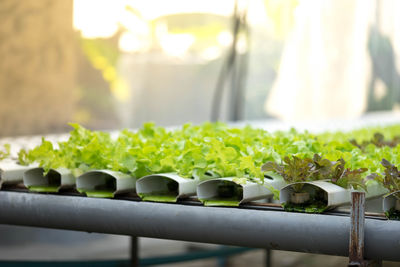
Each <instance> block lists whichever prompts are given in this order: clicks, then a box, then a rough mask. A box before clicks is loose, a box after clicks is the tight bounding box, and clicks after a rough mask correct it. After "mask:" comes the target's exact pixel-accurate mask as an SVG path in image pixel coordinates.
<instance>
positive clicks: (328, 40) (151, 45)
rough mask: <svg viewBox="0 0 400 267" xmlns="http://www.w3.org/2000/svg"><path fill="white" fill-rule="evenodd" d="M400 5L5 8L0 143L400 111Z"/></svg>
mask: <svg viewBox="0 0 400 267" xmlns="http://www.w3.org/2000/svg"><path fill="white" fill-rule="evenodd" d="M398 11H400V3H398V2H397V1H394V0H384V1H378V0H368V1H361V0H358V1H357V0H353V1H344V0H341V1H328V0H325V1H316V0H304V1H301V0H297V1H296V0H288V1H280V0H253V1H242V0H241V1H234V0H220V1H212V0H204V1H195V0H191V1H185V0H170V1H157V0H149V1H137V0H115V1H109V0H98V1H91V0H74V1H72V0H60V1H45V0H26V1H14V0H4V1H2V2H1V3H0V12H1V13H2V16H0V20H1V25H2V26H1V27H0V36H1V37H2V42H1V43H0V54H1V57H2V59H3V60H2V61H1V63H0V70H1V71H0V73H1V74H0V75H1V79H0V81H1V82H0V94H1V99H2V100H3V104H2V105H1V107H0V116H1V121H2V127H1V131H0V135H2V136H10V135H24V134H39V133H49V132H63V131H66V130H67V129H68V126H67V125H66V123H67V122H71V121H74V122H79V123H82V124H84V125H85V126H87V127H90V128H96V129H111V128H122V127H132V128H135V127H138V126H140V125H141V124H142V123H143V122H145V121H149V120H152V121H155V122H156V123H157V124H160V125H178V124H181V123H185V122H188V121H190V122H194V123H199V122H202V121H205V120H215V119H219V120H254V119H264V118H268V117H275V118H279V119H284V120H326V119H331V118H348V117H351V118H354V117H357V116H360V115H361V114H363V113H365V112H367V111H375V110H392V109H398V108H399V99H400V93H399V92H400V90H399V84H400V77H399V71H398V70H399V51H398V50H399V47H400V34H399V32H400V30H399V27H398V26H397V27H396V25H400V21H399V17H398V16H396V14H397V12H398Z"/></svg>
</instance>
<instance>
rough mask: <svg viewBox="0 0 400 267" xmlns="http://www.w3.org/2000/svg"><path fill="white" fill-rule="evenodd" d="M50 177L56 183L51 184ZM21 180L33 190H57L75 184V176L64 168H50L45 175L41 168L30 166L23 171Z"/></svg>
mask: <svg viewBox="0 0 400 267" xmlns="http://www.w3.org/2000/svg"><path fill="white" fill-rule="evenodd" d="M52 176H53V177H52ZM52 179H56V180H57V183H56V184H51V180H52ZM23 180H24V185H25V186H26V187H27V188H28V189H29V190H30V191H35V192H58V191H59V190H60V189H65V188H72V187H74V186H75V177H74V176H73V175H72V174H71V172H70V171H69V170H68V169H65V168H59V169H50V171H49V172H48V173H47V174H46V175H44V170H43V168H41V167H38V168H32V169H29V170H27V171H25V172H24V174H23Z"/></svg>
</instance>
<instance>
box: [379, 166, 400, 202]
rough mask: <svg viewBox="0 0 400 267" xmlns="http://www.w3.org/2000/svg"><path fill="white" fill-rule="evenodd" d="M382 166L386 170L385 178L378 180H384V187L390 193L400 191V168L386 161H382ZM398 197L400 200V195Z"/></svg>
mask: <svg viewBox="0 0 400 267" xmlns="http://www.w3.org/2000/svg"><path fill="white" fill-rule="evenodd" d="M381 164H382V166H383V167H384V168H385V171H384V174H385V176H384V178H383V179H382V178H380V177H377V179H382V182H383V185H384V186H385V187H386V188H387V189H388V190H389V191H390V192H396V191H400V172H399V170H398V168H397V167H396V166H395V165H393V164H391V163H390V162H389V161H388V160H386V159H382V161H381ZM396 197H397V198H398V199H400V193H399V194H397V195H396Z"/></svg>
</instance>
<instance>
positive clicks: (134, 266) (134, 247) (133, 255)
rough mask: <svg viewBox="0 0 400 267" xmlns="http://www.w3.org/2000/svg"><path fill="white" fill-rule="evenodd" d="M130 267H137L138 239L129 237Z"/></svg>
mask: <svg viewBox="0 0 400 267" xmlns="http://www.w3.org/2000/svg"><path fill="white" fill-rule="evenodd" d="M130 266H131V267H139V238H138V237H137V236H131V264H130Z"/></svg>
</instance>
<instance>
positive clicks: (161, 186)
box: [136, 173, 199, 202]
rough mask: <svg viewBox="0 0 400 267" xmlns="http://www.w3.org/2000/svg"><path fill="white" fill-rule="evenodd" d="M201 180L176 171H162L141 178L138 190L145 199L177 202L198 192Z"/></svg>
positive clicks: (138, 182)
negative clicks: (186, 176)
mask: <svg viewBox="0 0 400 267" xmlns="http://www.w3.org/2000/svg"><path fill="white" fill-rule="evenodd" d="M198 183H199V180H196V179H190V178H183V177H181V176H179V175H178V174H176V173H160V174H153V175H148V176H144V177H142V178H140V179H139V180H137V182H136V192H137V194H138V195H139V196H140V198H141V199H143V200H144V201H156V202H176V201H177V200H178V199H180V198H185V197H188V196H193V195H195V194H196V186H197V184H198Z"/></svg>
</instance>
